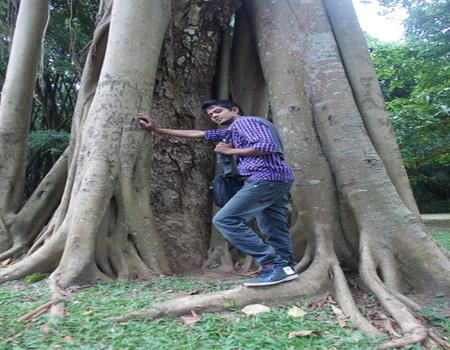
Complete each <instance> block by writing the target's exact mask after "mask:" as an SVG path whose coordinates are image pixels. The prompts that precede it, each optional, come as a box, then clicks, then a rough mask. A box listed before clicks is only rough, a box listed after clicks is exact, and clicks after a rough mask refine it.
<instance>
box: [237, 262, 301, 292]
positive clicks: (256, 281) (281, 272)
mask: <svg viewBox="0 0 450 350" xmlns="http://www.w3.org/2000/svg"><path fill="white" fill-rule="evenodd" d="M297 277H298V275H297V274H296V273H295V272H294V270H292V268H291V267H290V266H285V267H281V266H274V267H272V268H271V269H267V270H262V271H261V273H260V274H259V275H258V276H257V277H255V278H252V279H251V280H248V281H247V282H245V283H244V286H246V287H260V286H271V285H274V284H278V283H282V282H287V281H292V280H295V279H296V278H297Z"/></svg>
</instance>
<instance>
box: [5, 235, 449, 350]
mask: <svg viewBox="0 0 450 350" xmlns="http://www.w3.org/2000/svg"><path fill="white" fill-rule="evenodd" d="M432 233H433V237H434V239H435V240H436V241H437V242H438V243H439V244H440V245H441V246H443V247H445V248H447V249H449V250H450V232H449V231H448V230H444V229H434V230H433V231H432ZM32 280H33V279H30V281H32ZM232 286H233V285H232V284H231V283H227V282H219V281H216V282H213V281H207V280H201V279H198V278H188V277H184V278H176V277H163V278H159V279H155V280H152V281H146V282H133V283H132V282H129V283H112V284H107V285H97V286H93V287H90V288H84V289H74V290H72V291H71V292H72V295H71V297H70V299H69V302H68V303H67V311H68V314H67V317H65V318H63V319H60V320H57V321H54V320H50V319H49V314H48V312H47V313H45V314H43V315H42V316H40V317H38V318H36V319H33V320H31V321H30V322H29V323H27V324H25V323H23V322H19V321H17V319H18V318H20V317H21V316H23V315H24V314H26V313H27V312H29V311H31V310H34V309H36V308H37V307H39V306H40V305H42V304H44V303H45V302H47V301H48V300H49V299H50V292H49V289H48V286H47V284H46V282H45V281H38V282H35V283H29V282H25V281H20V282H8V283H5V284H3V285H0V324H1V331H0V349H1V350H3V349H5V350H6V349H89V350H90V349H93V350H96V349H120V350H122V349H155V350H156V349H157V350H163V349H170V350H188V349H192V350H197V349H214V350H215V349H220V350H226V349H230V350H231V349H245V350H251V349H271V350H272V349H273V350H277V349H324V350H325V349H327V350H328V349H355V350H356V349H375V347H376V345H377V344H379V343H380V342H382V341H383V340H382V339H369V338H367V337H366V336H364V335H363V334H362V333H361V332H359V331H358V330H355V329H353V328H352V327H351V325H348V326H347V327H346V328H341V327H340V326H339V325H338V324H337V322H336V320H335V316H334V314H333V312H332V310H331V308H330V305H328V304H325V305H324V306H323V307H316V308H311V307H309V306H308V305H309V302H310V300H308V299H299V300H297V301H296V304H295V305H296V306H298V307H300V308H301V309H303V310H304V311H306V315H305V316H304V317H300V318H293V317H291V316H289V315H288V309H289V307H288V306H286V307H277V308H274V309H272V310H271V312H269V313H265V314H260V315H257V316H246V315H245V314H243V313H242V312H240V311H239V310H230V312H228V313H221V314H220V313H219V314H203V315H201V320H200V321H199V322H198V323H195V324H193V325H185V324H184V323H183V322H182V320H181V319H180V318H179V317H174V316H168V317H165V318H163V319H161V320H158V321H148V320H136V321H131V322H129V323H127V324H119V323H116V322H114V321H113V318H114V317H117V316H121V315H123V314H126V313H129V312H134V311H139V310H143V309H145V308H147V307H149V306H151V305H155V304H158V303H159V302H161V301H163V300H166V299H167V298H169V297H170V296H171V295H174V294H175V293H178V292H193V291H196V292H199V293H205V292H209V291H215V290H222V289H227V288H231V287H232ZM436 298H437V299H436V305H433V306H432V307H428V308H425V309H424V310H423V312H422V313H423V315H424V316H425V317H427V318H428V320H429V322H430V323H431V324H433V325H434V326H436V327H438V328H439V329H440V330H442V331H444V332H450V329H449V322H448V319H446V318H445V317H444V316H443V315H442V313H441V311H442V310H443V309H444V308H445V307H448V305H444V304H443V303H448V302H447V301H446V298H445V296H441V295H436ZM300 330H312V331H316V332H317V333H315V334H313V335H310V336H306V337H298V338H292V339H289V338H288V335H289V333H290V332H294V331H300ZM447 334H448V333H447ZM405 349H410V350H411V349H420V346H418V345H414V346H410V347H407V348H405Z"/></svg>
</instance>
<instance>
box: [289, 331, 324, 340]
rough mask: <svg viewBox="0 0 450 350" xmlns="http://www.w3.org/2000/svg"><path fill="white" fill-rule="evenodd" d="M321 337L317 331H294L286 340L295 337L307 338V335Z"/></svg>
mask: <svg viewBox="0 0 450 350" xmlns="http://www.w3.org/2000/svg"><path fill="white" fill-rule="evenodd" d="M311 334H314V335H321V334H320V332H319V331H311V330H307V329H305V330H302V331H295V332H290V333H289V334H288V338H289V339H291V338H296V337H307V336H308V335H311Z"/></svg>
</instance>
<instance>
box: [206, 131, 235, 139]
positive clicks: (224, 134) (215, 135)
mask: <svg viewBox="0 0 450 350" xmlns="http://www.w3.org/2000/svg"><path fill="white" fill-rule="evenodd" d="M229 137H230V131H229V130H228V129H216V130H205V140H206V141H208V142H218V141H224V140H227V139H228V138H229Z"/></svg>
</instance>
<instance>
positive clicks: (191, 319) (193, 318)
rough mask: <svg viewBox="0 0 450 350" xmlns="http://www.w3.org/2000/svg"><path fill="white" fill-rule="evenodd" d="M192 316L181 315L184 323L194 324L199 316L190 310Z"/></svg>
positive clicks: (198, 319)
mask: <svg viewBox="0 0 450 350" xmlns="http://www.w3.org/2000/svg"><path fill="white" fill-rule="evenodd" d="M191 315H192V316H181V319H182V320H183V322H184V324H194V323H197V322H198V321H200V316H199V315H197V313H196V312H195V311H194V310H191Z"/></svg>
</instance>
